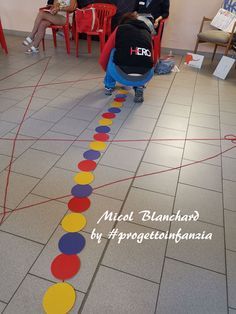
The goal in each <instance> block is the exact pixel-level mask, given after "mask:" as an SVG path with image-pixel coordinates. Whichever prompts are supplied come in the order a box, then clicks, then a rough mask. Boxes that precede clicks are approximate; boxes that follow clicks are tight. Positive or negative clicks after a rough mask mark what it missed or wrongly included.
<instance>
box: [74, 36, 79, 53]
mask: <svg viewBox="0 0 236 314" xmlns="http://www.w3.org/2000/svg"><path fill="white" fill-rule="evenodd" d="M75 51H76V57H77V58H78V57H79V33H77V32H76V33H75Z"/></svg>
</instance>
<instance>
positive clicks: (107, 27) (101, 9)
mask: <svg viewBox="0 0 236 314" xmlns="http://www.w3.org/2000/svg"><path fill="white" fill-rule="evenodd" d="M91 7H93V8H95V9H96V14H97V17H98V19H99V29H98V30H96V31H93V32H87V33H86V34H87V43H88V53H91V36H92V35H94V36H99V40H100V50H101V51H102V49H103V47H104V45H105V40H106V36H110V35H111V20H112V17H113V16H114V15H115V14H116V10H117V8H116V6H115V5H113V4H106V3H94V4H91V5H88V6H87V7H86V8H91ZM80 33H82V32H81V31H80V26H79V19H77V16H76V11H75V44H76V57H78V52H79V51H78V50H79V49H78V47H79V34H80Z"/></svg>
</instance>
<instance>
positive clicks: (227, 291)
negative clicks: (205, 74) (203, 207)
mask: <svg viewBox="0 0 236 314" xmlns="http://www.w3.org/2000/svg"><path fill="white" fill-rule="evenodd" d="M217 82H218V104H219V106H220V82H219V79H217ZM219 126H220V134H222V130H221V112H220V115H219ZM220 149H221V152H222V150H223V147H222V141H220ZM220 159H221V186H222V198H221V203H222V208H223V228H224V229H223V230H224V262H225V273H226V277H225V283H226V302H227V313H229V288H228V270H227V257H226V248H227V246H226V228H225V215H224V193H223V182H224V174H223V155H221V156H220Z"/></svg>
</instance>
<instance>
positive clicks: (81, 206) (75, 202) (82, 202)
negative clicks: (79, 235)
mask: <svg viewBox="0 0 236 314" xmlns="http://www.w3.org/2000/svg"><path fill="white" fill-rule="evenodd" d="M90 205H91V202H90V199H89V198H87V197H85V198H77V197H73V198H72V199H71V200H70V201H69V203H68V208H69V210H71V211H72V212H75V213H82V212H84V211H86V210H87V209H89V207H90Z"/></svg>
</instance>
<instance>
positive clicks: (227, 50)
mask: <svg viewBox="0 0 236 314" xmlns="http://www.w3.org/2000/svg"><path fill="white" fill-rule="evenodd" d="M229 48H230V46H227V47H226V49H225V53H224V55H225V56H227V55H228V52H229Z"/></svg>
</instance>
